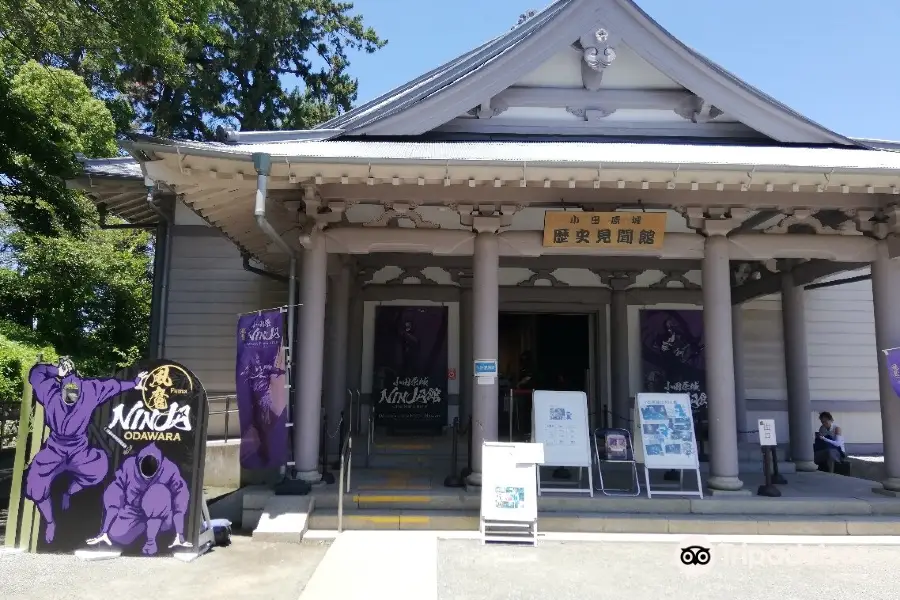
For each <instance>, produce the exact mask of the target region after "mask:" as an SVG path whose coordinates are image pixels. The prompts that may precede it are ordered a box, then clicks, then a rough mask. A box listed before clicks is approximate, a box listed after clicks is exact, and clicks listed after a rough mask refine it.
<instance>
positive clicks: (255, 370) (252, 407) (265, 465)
mask: <svg viewBox="0 0 900 600" xmlns="http://www.w3.org/2000/svg"><path fill="white" fill-rule="evenodd" d="M284 330H285V328H284V313H283V312H281V311H280V310H268V311H262V312H259V313H253V314H249V315H242V316H241V317H240V318H239V319H238V329H237V333H238V339H237V367H236V369H235V389H236V390H237V404H238V416H239V418H240V422H241V466H242V467H243V468H245V469H270V468H279V467H282V466H284V465H285V463H286V462H287V446H288V439H287V396H288V390H287V380H286V373H285V366H284V365H285V352H284V345H283V341H284Z"/></svg>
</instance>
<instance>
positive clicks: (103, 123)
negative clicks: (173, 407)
mask: <svg viewBox="0 0 900 600" xmlns="http://www.w3.org/2000/svg"><path fill="white" fill-rule="evenodd" d="M384 43H385V42H384V41H383V40H381V39H380V38H379V37H378V36H377V34H376V33H375V32H374V31H373V30H372V29H371V28H369V27H367V26H366V25H365V24H364V22H363V19H362V17H361V16H358V15H355V14H354V13H353V5H352V4H349V3H344V2H340V1H335V0H266V1H265V2H261V1H259V0H127V1H125V0H5V1H4V2H0V400H5V399H7V398H6V396H7V395H8V393H7V392H8V389H12V388H16V387H17V386H18V385H19V384H18V383H13V384H9V382H10V381H12V379H11V378H17V377H18V374H15V373H14V371H15V370H16V369H17V368H18V367H16V366H15V365H16V364H18V363H17V362H16V361H19V362H21V360H24V359H23V357H27V360H29V361H30V360H32V359H33V355H34V354H35V353H36V352H43V353H44V354H45V355H46V356H50V355H52V353H53V352H59V353H60V354H69V355H72V356H73V357H74V358H75V360H76V361H77V364H78V365H79V368H80V369H81V370H82V371H83V372H85V373H98V374H99V373H108V372H110V371H112V370H113V369H115V368H116V367H117V366H120V365H124V364H128V363H131V362H133V361H134V360H135V359H136V358H138V357H139V356H140V355H142V354H143V352H144V349H145V348H146V342H147V331H148V328H147V324H148V320H149V311H150V295H151V274H150V273H151V260H150V259H151V255H152V240H151V237H150V236H149V234H147V233H145V232H142V231H135V230H105V229H100V227H99V224H98V219H97V213H96V210H95V208H94V206H93V204H92V203H91V202H90V201H89V200H88V199H87V198H86V197H85V196H84V195H83V194H81V193H80V192H77V191H75V190H72V189H69V188H68V187H67V186H66V183H65V182H66V180H70V179H72V178H74V177H75V176H76V175H77V173H78V172H79V169H80V165H79V162H78V160H77V158H76V156H77V155H78V154H83V155H85V156H88V157H107V156H113V155H115V154H116V153H117V145H116V139H117V138H121V137H122V136H124V135H128V134H130V133H133V132H144V133H151V134H155V135H161V136H171V137H182V138H191V139H209V138H211V137H213V136H214V135H215V131H216V128H217V126H219V125H225V126H229V127H234V128H238V129H244V130H271V129H299V128H307V127H312V126H314V125H316V124H318V123H320V122H322V121H324V120H326V119H328V118H330V117H332V116H334V115H336V114H338V113H340V112H341V111H346V110H348V109H349V108H350V107H351V105H352V103H353V102H354V101H355V100H356V93H357V82H356V80H355V79H354V78H353V77H352V76H351V74H350V72H349V67H350V62H349V55H351V54H352V53H353V52H374V51H375V50H377V49H378V48H380V47H381V46H383V45H384ZM16 381H18V379H16ZM7 384H9V385H12V388H8V385H7ZM4 385H7V387H3V386H4ZM17 393H18V392H16V397H17Z"/></svg>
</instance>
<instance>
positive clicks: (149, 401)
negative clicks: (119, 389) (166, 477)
mask: <svg viewBox="0 0 900 600" xmlns="http://www.w3.org/2000/svg"><path fill="white" fill-rule="evenodd" d="M135 389H136V390H139V391H140V392H141V399H140V400H138V401H136V402H134V403H133V404H132V405H131V406H127V405H126V404H124V403H123V404H119V405H118V406H116V407H115V408H113V411H112V413H113V414H112V420H111V421H110V423H109V427H108V428H109V429H112V428H114V427H121V428H122V430H123V432H124V433H123V434H122V437H123V438H124V439H125V440H134V441H146V442H180V441H181V434H182V432H188V431H191V419H190V416H191V407H190V406H189V405H188V402H189V399H190V397H191V393H192V392H193V391H194V385H193V382H192V381H191V376H190V375H189V374H188V373H187V371H185V370H184V369H182V368H181V367H179V366H177V365H160V366H158V367H156V368H155V369H153V370H152V371H150V372H149V373H148V374H147V375H146V376H145V377H144V378H143V379H142V380H141V381H140V383H139V384H138V385H137V386H136V387H135ZM126 411H127V412H126Z"/></svg>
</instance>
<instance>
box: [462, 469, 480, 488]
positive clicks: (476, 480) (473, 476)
mask: <svg viewBox="0 0 900 600" xmlns="http://www.w3.org/2000/svg"><path fill="white" fill-rule="evenodd" d="M466 483H467V484H468V485H474V486H478V487H481V473H478V472H476V471H472V472H471V473H469V476H468V477H466Z"/></svg>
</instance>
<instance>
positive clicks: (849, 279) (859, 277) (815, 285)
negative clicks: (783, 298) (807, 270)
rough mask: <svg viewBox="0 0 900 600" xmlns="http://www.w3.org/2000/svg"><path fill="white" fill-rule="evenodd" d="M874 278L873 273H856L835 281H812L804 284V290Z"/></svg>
mask: <svg viewBox="0 0 900 600" xmlns="http://www.w3.org/2000/svg"><path fill="white" fill-rule="evenodd" d="M870 279H872V274H871V273H868V274H866V275H856V276H854V277H847V278H845V279H835V280H833V281H823V282H821V283H810V284H807V285H805V286H803V289H804V290H820V289H822V288H829V287H834V286H836V285H846V284H848V283H856V282H858V281H868V280H870Z"/></svg>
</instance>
